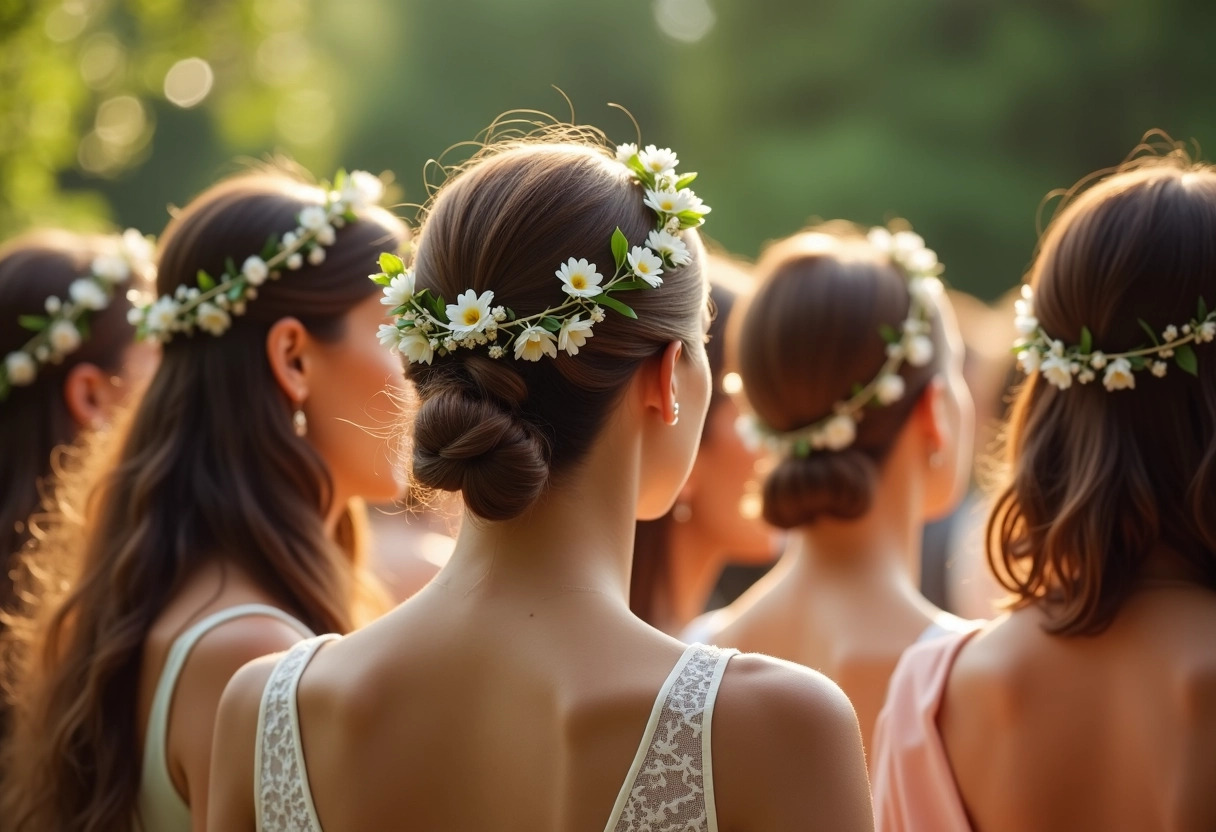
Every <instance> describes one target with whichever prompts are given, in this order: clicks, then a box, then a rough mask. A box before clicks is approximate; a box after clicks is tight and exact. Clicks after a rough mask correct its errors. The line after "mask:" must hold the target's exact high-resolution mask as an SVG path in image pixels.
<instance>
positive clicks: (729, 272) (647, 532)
mask: <svg viewBox="0 0 1216 832" xmlns="http://www.w3.org/2000/svg"><path fill="white" fill-rule="evenodd" d="M706 268H707V269H708V272H709V300H710V303H711V304H712V305H713V311H714V316H713V320H712V322H711V323H710V325H709V332H708V337H709V340H708V341H707V342H706V345H705V354H706V356H707V357H708V358H709V374H710V378H711V380H712V382H713V387H712V388H710V397H709V413H711V414H712V413H713V411H714V408H715V407H717V406H718V405H719V404H721V403H722V401H723V400H725V399H726V398H728V396H727V394H726V392H725V391H724V390H723V388H722V379H723V378H724V377H725V375H726V322H727V321H728V320H729V319H730V313H731V310H732V309H734V306H735V300H736V299H737V298H738V297H739V296H740V295H742V294H744V293H745V292H747V291H749V290H750V287H751V283H752V278H751V275H750V274H748V273H747V271H746V268H747V266H745V265H744V264H742V263H739V262H737V261H734V260H732V259H731V258H729V257H726V256H724V255H721V254H716V253H711V254H710V256H709V258H708V262H707V264H706ZM709 425H710V417H709V416H708V415H707V416H706V419H705V427H704V428H703V429H702V432H701V441H702V442H704V441H705V432H706V431H707V430H708V429H709ZM674 522H675V520H674V519H673V518H672V513H671V512H670V511H669V512H667V513H666V514H664V515H663V516H662V517H659V518H658V519H655V520H643V521H640V522H638V524H637V528H636V529H635V531H634V536H633V570H632V572H631V573H630V579H629V608H630V609H631V610H632V611H633V614H634V615H636V616H637V617H638V618H640V619H642V620H643V621H645V622H646V623H648V624H653V625H656V626H657V625H658V624H659V622H658V616H659V614H660V613H659V606H660V604H659V601H660V598H661V597H662V596H664V595H670V592H671V560H670V547H671V527H672V524H673V523H674Z"/></svg>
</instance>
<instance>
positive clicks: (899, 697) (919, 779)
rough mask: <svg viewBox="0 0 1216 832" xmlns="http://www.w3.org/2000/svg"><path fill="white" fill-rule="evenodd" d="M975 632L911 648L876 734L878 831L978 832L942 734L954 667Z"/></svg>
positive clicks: (889, 691)
mask: <svg viewBox="0 0 1216 832" xmlns="http://www.w3.org/2000/svg"><path fill="white" fill-rule="evenodd" d="M975 632H976V631H975V630H972V631H970V632H965V633H953V634H951V635H948V636H943V637H940V638H935V639H932V640H929V641H924V642H921V643H919V644H915V645H913V646H912V647H910V648H909V649H908V650H907V651H906V652H905V653H904V655H903V657H902V658H900V660H899V664H898V665H897V666H896V668H895V673H894V675H892V676H891V685H890V687H889V688H888V689H887V701H886V704H885V705H884V706H883V709H882V713H881V714H879V716H878V723H877V725H876V727H875V729H874V742H873V746H874V765H873V770H872V772H871V776H872V783H873V789H874V822H875V829H876V832H926V830H933V832H972V830H971V823H970V821H968V819H967V810H966V808H965V807H964V806H963V801H962V798H961V797H960V796H959V793H958V787H957V785H956V784H955V782H954V773H953V772H952V771H951V770H950V760H949V759H948V758H947V757H946V749H945V746H944V745H943V744H942V738H941V734H939V733H938V730H937V714H938V711H939V710H940V709H941V704H942V696H943V694H944V693H945V690H946V681H947V679H949V677H950V668H951V667H953V666H954V660H955V658H956V657H957V656H958V653H959V651H960V650H961V649H962V648H963V645H965V644H966V643H967V641H968V640H969V639H970V638H971V636H973V635H974V634H975Z"/></svg>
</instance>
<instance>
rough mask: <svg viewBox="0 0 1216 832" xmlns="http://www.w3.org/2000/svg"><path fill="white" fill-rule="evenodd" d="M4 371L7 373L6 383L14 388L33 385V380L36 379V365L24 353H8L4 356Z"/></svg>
mask: <svg viewBox="0 0 1216 832" xmlns="http://www.w3.org/2000/svg"><path fill="white" fill-rule="evenodd" d="M4 369H5V371H6V372H7V373H8V383H9V384H11V385H13V386H14V387H25V386H26V385H29V384H33V383H34V379H36V378H37V377H38V365H37V364H35V363H34V359H33V358H31V357H30V355H29V354H28V353H24V352H10V353H9V354H8V355H6V356H5V357H4Z"/></svg>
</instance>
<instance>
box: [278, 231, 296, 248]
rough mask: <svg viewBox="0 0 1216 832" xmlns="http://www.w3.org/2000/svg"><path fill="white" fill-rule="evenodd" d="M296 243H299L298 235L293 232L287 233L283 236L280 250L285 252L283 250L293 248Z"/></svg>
mask: <svg viewBox="0 0 1216 832" xmlns="http://www.w3.org/2000/svg"><path fill="white" fill-rule="evenodd" d="M298 242H300V235H299V234H297V233H296V232H294V231H288V232H287V233H286V234H284V235H283V242H282V245H281V248H282V250H284V251H285V250H287V249H289V248H291V247H292V246H294V245H295V244H296V243H298Z"/></svg>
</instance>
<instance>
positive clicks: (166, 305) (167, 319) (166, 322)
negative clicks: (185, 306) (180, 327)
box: [146, 297, 177, 333]
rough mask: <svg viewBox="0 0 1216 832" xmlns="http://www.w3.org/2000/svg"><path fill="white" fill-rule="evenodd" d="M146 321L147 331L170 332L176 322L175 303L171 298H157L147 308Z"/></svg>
mask: <svg viewBox="0 0 1216 832" xmlns="http://www.w3.org/2000/svg"><path fill="white" fill-rule="evenodd" d="M146 322H147V327H148V331H149V332H154V333H169V332H172V331H173V330H174V328H175V326H176V324H177V304H176V303H175V302H174V301H173V299H172V298H167V297H164V298H157V300H156V303H154V304H152V306H150V307H149V308H148V311H147V315H146Z"/></svg>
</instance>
